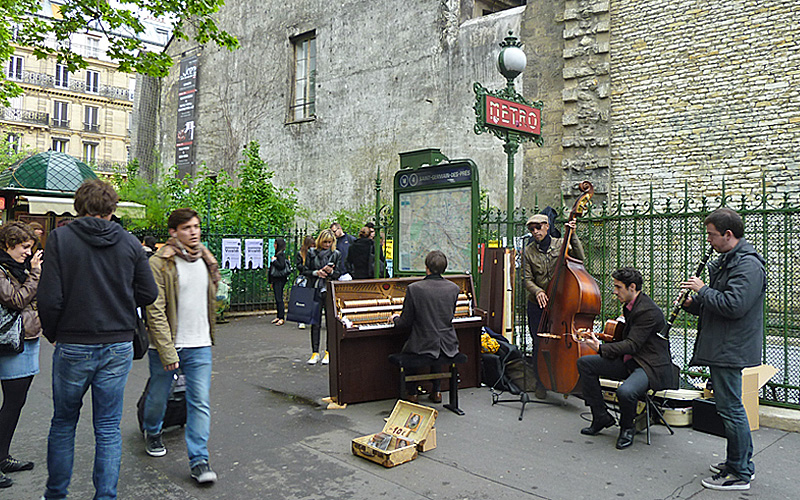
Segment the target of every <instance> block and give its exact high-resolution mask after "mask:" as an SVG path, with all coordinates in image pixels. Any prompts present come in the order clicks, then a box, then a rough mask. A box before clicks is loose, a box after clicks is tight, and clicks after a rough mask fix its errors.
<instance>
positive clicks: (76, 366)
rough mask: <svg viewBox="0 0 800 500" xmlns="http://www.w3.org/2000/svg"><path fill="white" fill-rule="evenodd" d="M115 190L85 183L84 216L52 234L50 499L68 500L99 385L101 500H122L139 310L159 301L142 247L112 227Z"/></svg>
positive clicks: (43, 297)
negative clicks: (125, 408) (128, 388)
mask: <svg viewBox="0 0 800 500" xmlns="http://www.w3.org/2000/svg"><path fill="white" fill-rule="evenodd" d="M117 201H119V197H118V196H117V193H116V191H114V188H113V187H111V185H110V184H108V183H106V182H103V181H101V180H98V179H95V180H91V181H86V182H84V183H83V185H81V187H80V188H78V190H77V191H76V192H75V210H76V211H77V213H78V215H79V218H78V219H76V220H74V221H73V222H72V223H70V224H69V225H66V226H63V227H59V228H57V229H55V230H54V231H53V232H51V233H50V235H49V237H48V239H47V248H46V249H45V253H44V262H43V264H42V277H41V279H40V281H39V290H38V294H37V298H38V301H39V318H40V319H41V322H42V329H43V332H44V335H45V337H47V339H48V340H49V341H50V342H53V343H55V351H54V352H53V419H52V421H51V423H50V434H49V436H48V438H47V472H48V477H47V489H46V491H45V494H44V498H46V499H55V498H66V497H67V488H68V486H69V483H70V479H71V477H72V464H73V457H74V453H75V427H76V426H77V424H78V419H79V418H80V411H81V405H82V401H83V396H84V394H86V391H87V390H88V389H89V387H91V388H92V418H93V423H94V435H95V457H94V473H93V476H92V478H93V481H94V486H95V490H96V494H95V497H94V498H96V499H103V500H108V499H114V498H117V480H118V479H119V466H120V459H121V456H122V436H121V434H120V429H119V422H120V419H121V418H122V404H123V401H122V398H123V394H124V392H125V383H126V382H127V380H128V373H129V372H130V369H131V364H132V361H133V345H132V342H131V341H132V340H133V335H134V330H135V328H136V308H137V307H144V306H146V305H147V304H150V303H151V302H153V301H154V300H155V299H156V297H157V296H158V290H157V288H156V284H155V282H154V281H153V274H152V273H151V272H150V267H149V265H148V263H147V256H146V255H145V253H144V250H143V249H142V245H141V244H139V241H138V240H137V239H136V238H135V237H134V236H133V235H131V234H130V233H128V232H127V231H125V229H123V228H122V226H120V225H119V224H115V223H113V222H111V216H112V214H113V213H114V210H115V209H116V207H117Z"/></svg>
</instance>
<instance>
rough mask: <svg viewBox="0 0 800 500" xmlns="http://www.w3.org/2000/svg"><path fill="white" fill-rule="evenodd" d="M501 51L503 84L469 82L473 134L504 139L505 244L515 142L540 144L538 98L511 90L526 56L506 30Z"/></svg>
mask: <svg viewBox="0 0 800 500" xmlns="http://www.w3.org/2000/svg"><path fill="white" fill-rule="evenodd" d="M500 47H502V50H501V51H500V55H499V56H498V57H497V66H498V68H499V70H500V73H502V74H503V76H504V77H506V81H507V84H506V87H505V88H503V89H500V90H487V89H486V88H484V86H483V85H481V84H480V83H478V82H475V84H473V86H472V89H473V91H474V92H475V105H474V109H475V118H476V122H475V128H474V131H475V133H476V134H478V135H480V134H482V133H484V132H487V131H488V132H491V133H492V134H494V136H495V137H497V138H498V139H500V140H502V141H503V142H504V145H503V150H504V151H505V153H506V156H507V158H508V194H507V202H508V203H507V217H508V224H507V225H506V246H508V247H512V246H513V245H514V155H515V154H516V153H517V151H518V150H519V145H520V144H521V143H523V142H525V141H533V142H534V143H535V144H536V145H537V146H540V147H541V146H542V144H544V140H543V139H542V106H543V104H542V101H535V102H529V101H528V100H526V99H525V98H524V97H522V96H521V95H520V94H518V93H517V91H516V89H514V78H516V77H517V76H518V75H519V74H520V73H522V71H524V70H525V65H526V64H527V58H526V57H525V53H524V52H523V51H522V49H521V48H520V47H522V43H521V42H520V41H519V40H518V39H517V37H515V36H512V32H510V31H509V32H508V36H507V37H506V38H505V39H504V40H503V42H501V43H500Z"/></svg>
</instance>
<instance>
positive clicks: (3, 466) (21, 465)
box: [0, 457, 33, 472]
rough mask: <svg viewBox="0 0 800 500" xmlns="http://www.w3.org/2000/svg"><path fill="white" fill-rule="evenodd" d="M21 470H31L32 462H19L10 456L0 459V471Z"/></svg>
mask: <svg viewBox="0 0 800 500" xmlns="http://www.w3.org/2000/svg"><path fill="white" fill-rule="evenodd" d="M21 470H33V462H20V461H19V460H17V459H16V458H12V457H6V458H4V459H3V460H0V471H3V472H19V471H21Z"/></svg>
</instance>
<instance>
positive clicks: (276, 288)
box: [272, 278, 286, 319]
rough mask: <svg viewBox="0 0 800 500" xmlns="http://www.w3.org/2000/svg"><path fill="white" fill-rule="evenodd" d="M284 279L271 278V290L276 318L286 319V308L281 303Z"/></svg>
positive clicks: (284, 284)
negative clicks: (276, 313) (275, 308)
mask: <svg viewBox="0 0 800 500" xmlns="http://www.w3.org/2000/svg"><path fill="white" fill-rule="evenodd" d="M285 286H286V280H285V279H278V278H272V291H273V292H274V293H275V307H277V309H278V319H286V308H285V306H284V304H283V289H284V287H285Z"/></svg>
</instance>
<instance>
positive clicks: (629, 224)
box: [479, 180, 800, 408]
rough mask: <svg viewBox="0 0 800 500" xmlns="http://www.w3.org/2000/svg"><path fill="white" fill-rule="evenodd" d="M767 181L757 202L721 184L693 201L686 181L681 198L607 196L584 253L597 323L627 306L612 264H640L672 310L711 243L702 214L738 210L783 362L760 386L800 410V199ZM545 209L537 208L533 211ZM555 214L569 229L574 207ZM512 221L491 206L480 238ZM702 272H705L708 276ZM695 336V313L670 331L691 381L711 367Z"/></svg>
mask: <svg viewBox="0 0 800 500" xmlns="http://www.w3.org/2000/svg"><path fill="white" fill-rule="evenodd" d="M766 186H767V181H766V180H762V192H761V194H760V195H759V196H757V197H755V198H753V199H748V198H746V197H743V196H740V197H737V198H735V199H734V198H733V197H731V196H728V195H726V194H725V187H724V184H723V187H722V194H721V195H720V196H719V197H717V198H713V199H707V198H702V199H691V198H689V196H688V188H687V189H686V190H685V193H684V197H683V198H682V199H667V200H655V199H653V197H652V195H651V197H650V199H649V200H647V201H646V202H644V203H638V204H637V203H625V202H622V201H621V200H616V201H615V202H614V201H612V202H611V203H603V204H602V205H600V206H593V207H591V209H590V210H589V213H587V214H586V215H585V216H584V217H583V218H581V219H579V220H578V231H577V232H578V236H579V237H580V238H581V241H582V242H583V244H584V248H585V250H586V260H585V261H584V265H585V267H586V270H587V271H588V272H589V273H590V274H592V275H593V276H594V278H595V279H596V280H597V283H598V285H599V286H600V290H601V293H602V310H601V314H600V315H599V316H598V317H597V320H596V329H598V330H599V329H602V325H603V324H604V322H605V320H606V319H613V318H615V317H617V316H618V315H619V314H620V311H621V309H620V304H619V303H618V302H617V301H616V299H615V298H614V296H613V295H612V293H611V277H610V274H611V272H612V271H614V270H615V269H617V268H619V267H623V266H633V267H636V268H637V269H639V270H640V271H641V272H642V275H643V276H644V279H645V283H644V289H645V291H646V293H647V294H648V295H650V296H651V297H652V298H653V300H655V301H656V303H657V304H659V305H660V306H661V308H662V310H663V311H664V312H665V314H666V315H668V314H669V313H670V312H671V311H672V308H673V302H674V300H675V299H676V298H677V295H678V293H679V289H678V283H680V282H681V281H683V280H684V279H685V278H687V277H688V276H690V275H691V274H692V273H694V272H695V270H696V268H697V264H698V263H699V262H700V260H702V258H703V256H704V254H705V253H706V251H707V249H708V248H709V247H708V243H707V242H706V235H705V225H704V224H703V220H704V219H705V217H706V216H707V215H708V214H709V213H710V212H712V211H713V210H714V209H716V208H718V207H720V206H727V207H729V208H732V209H734V210H736V211H737V212H738V213H739V214H741V215H742V217H743V219H744V222H745V238H746V239H747V240H748V241H749V242H750V243H752V244H753V246H754V247H755V248H756V249H757V250H758V252H759V253H760V254H761V255H762V256H763V257H764V259H765V261H766V271H767V294H766V301H765V306H764V307H765V310H764V349H763V352H762V361H763V363H765V364H769V365H772V366H774V367H775V368H777V370H778V373H777V374H776V375H775V376H774V377H772V379H771V380H770V381H769V382H768V383H767V385H766V386H765V387H764V388H763V389H762V390H761V399H762V402H765V403H768V404H772V405H777V406H786V407H792V408H800V267H798V266H797V265H796V264H795V263H796V262H798V261H799V260H798V258H800V200H797V199H792V198H791V197H789V196H788V195H784V196H783V197H781V198H780V199H778V198H777V197H772V196H770V195H769V194H767V193H766ZM538 211H539V209H538V207H535V208H534V210H533V211H532V212H531V213H538ZM557 211H558V213H559V214H560V215H561V217H560V220H561V222H559V228H561V227H562V223H563V220H564V219H565V218H566V217H565V214H567V213H568V209H567V208H566V207H560V209H558V210H557ZM525 220H526V217H525V212H524V211H522V210H519V211H517V212H515V214H514V217H513V221H512V222H513V224H514V225H515V228H516V229H515V234H517V235H518V236H521V235H522V234H523V233H524V232H526V231H525ZM507 223H508V222H507V218H506V214H505V213H502V212H497V211H486V212H484V216H483V217H482V220H481V221H480V224H481V231H480V232H479V234H480V235H481V242H482V243H489V242H491V241H492V240H496V239H497V238H496V236H497V235H502V234H505V233H504V229H505V225H506V224H507ZM518 246H519V245H518ZM713 258H714V257H712V259H713ZM518 261H519V259H518ZM518 271H520V268H519V267H518ZM520 274H521V273H520V272H517V273H516V297H515V299H516V303H515V325H516V330H515V332H516V333H517V335H518V338H517V342H518V343H519V344H523V343H524V345H525V346H528V347H529V346H532V342H530V340H529V339H528V338H522V339H521V338H520V337H519V335H521V334H525V332H527V331H528V329H527V324H526V315H525V306H526V301H527V297H526V294H525V291H524V288H523V287H522V286H521V283H520ZM702 277H703V278H704V279H706V274H705V273H704V274H703V276H702ZM696 336H697V322H696V318H695V317H693V316H691V315H689V314H685V313H681V314H680V315H679V316H678V320H677V321H676V322H675V325H674V326H673V328H672V330H671V332H670V345H671V351H672V356H673V360H674V361H675V363H676V364H677V365H678V366H680V367H681V373H682V385H683V386H685V387H688V386H695V385H697V384H699V383H700V382H702V381H703V380H704V379H705V378H707V377H708V371H707V368H706V367H691V366H688V363H689V361H690V359H691V356H692V352H693V348H694V341H695V339H696ZM522 340H524V342H522Z"/></svg>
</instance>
